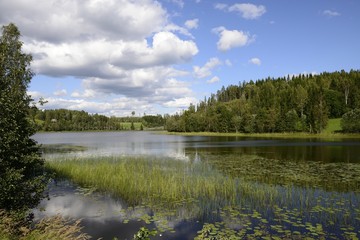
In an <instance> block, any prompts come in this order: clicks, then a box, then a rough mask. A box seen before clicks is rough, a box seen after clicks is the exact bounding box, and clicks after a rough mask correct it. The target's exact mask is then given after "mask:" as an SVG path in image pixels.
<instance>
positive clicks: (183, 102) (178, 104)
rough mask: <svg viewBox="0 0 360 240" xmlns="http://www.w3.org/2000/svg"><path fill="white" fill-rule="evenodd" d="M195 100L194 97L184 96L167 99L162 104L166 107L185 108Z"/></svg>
mask: <svg viewBox="0 0 360 240" xmlns="http://www.w3.org/2000/svg"><path fill="white" fill-rule="evenodd" d="M196 102H197V99H196V98H193V97H184V98H178V99H174V100H171V101H168V102H166V103H165V104H164V105H165V106H166V107H168V108H187V107H189V105H190V104H191V103H192V104H195V103H196Z"/></svg>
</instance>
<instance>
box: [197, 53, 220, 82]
mask: <svg viewBox="0 0 360 240" xmlns="http://www.w3.org/2000/svg"><path fill="white" fill-rule="evenodd" d="M220 64H221V61H220V60H219V59H218V58H210V59H209V61H208V62H207V63H205V65H204V66H202V67H199V66H194V67H193V70H194V75H195V76H196V77H197V78H205V77H208V76H210V75H211V70H212V69H213V68H215V67H216V66H218V65H220Z"/></svg>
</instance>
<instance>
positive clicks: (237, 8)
mask: <svg viewBox="0 0 360 240" xmlns="http://www.w3.org/2000/svg"><path fill="white" fill-rule="evenodd" d="M229 11H230V12H239V13H240V14H241V16H242V17H243V18H245V19H257V18H259V17H261V16H262V15H263V14H264V13H265V12H266V8H265V6H263V5H259V6H256V5H254V4H251V3H237V4H234V5H232V6H231V7H229Z"/></svg>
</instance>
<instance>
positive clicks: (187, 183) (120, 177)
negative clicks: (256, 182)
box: [47, 157, 276, 205]
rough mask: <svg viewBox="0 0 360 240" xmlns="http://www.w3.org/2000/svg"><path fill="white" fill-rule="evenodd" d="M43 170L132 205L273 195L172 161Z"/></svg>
mask: <svg viewBox="0 0 360 240" xmlns="http://www.w3.org/2000/svg"><path fill="white" fill-rule="evenodd" d="M47 167H48V168H49V169H50V170H51V171H55V173H57V174H58V176H62V177H65V178H67V179H70V180H73V181H74V182H76V183H78V184H80V185H90V186H93V187H96V188H97V189H99V190H101V191H106V192H110V193H111V194H113V195H115V196H118V197H121V198H122V199H124V200H125V201H127V202H128V203H130V204H134V205H136V204H141V203H144V202H143V201H144V200H146V203H154V204H155V203H156V204H157V203H159V202H162V203H163V202H164V203H171V202H175V201H189V200H190V201H191V199H197V200H208V199H218V200H219V204H230V203H234V202H236V201H237V200H238V198H239V197H245V196H250V195H251V196H252V197H254V198H258V199H261V201H262V200H264V199H268V198H272V197H270V196H269V195H276V192H273V189H268V190H266V189H265V188H262V187H261V186H258V187H257V188H253V186H252V185H251V184H250V183H249V182H245V181H240V180H239V179H237V178H231V177H228V176H225V175H223V174H222V173H220V172H219V171H217V170H214V169H212V167H211V166H210V165H208V164H201V163H188V162H184V161H179V160H174V159H145V158H134V157H133V158H127V159H125V158H121V157H118V158H115V157H98V158H93V159H86V160H85V159H78V160H72V159H63V160H55V161H48V162H47ZM219 196H221V198H219Z"/></svg>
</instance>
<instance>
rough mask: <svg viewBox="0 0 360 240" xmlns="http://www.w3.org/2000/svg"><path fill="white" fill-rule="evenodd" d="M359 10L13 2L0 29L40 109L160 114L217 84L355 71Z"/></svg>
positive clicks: (301, 4) (300, 4)
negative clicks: (25, 70)
mask: <svg viewBox="0 0 360 240" xmlns="http://www.w3.org/2000/svg"><path fill="white" fill-rule="evenodd" d="M39 6H41V7H39ZM359 12H360V2H359V1H357V0H349V1H346V2H344V1H328V0H315V1H295V0H279V1H270V2H269V1H265V0H257V1H245V2H244V1H238V0H237V1H235V0H226V1H225V0H224V1H217V2H212V1H205V0H189V1H184V0H159V1H154V0H142V1H136V2H134V1H129V0H122V1H111V0H104V1H101V2H100V1H95V0H88V1H81V2H80V1H76V0H69V1H61V2H59V1H56V0H40V1H35V0H29V1H26V2H24V1H20V0H13V1H10V2H9V1H7V2H6V1H3V2H0V24H1V25H2V26H3V25H7V24H9V23H11V22H12V23H14V24H16V25H17V26H18V28H19V30H20V32H21V35H22V38H21V41H23V43H24V45H23V51H24V52H27V53H30V54H32V56H33V62H32V66H31V67H32V69H33V70H34V72H35V74H36V75H35V76H34V78H33V79H32V81H31V84H30V86H29V89H28V94H29V95H31V96H32V97H33V98H34V99H35V100H37V99H38V98H39V97H43V98H44V99H45V100H47V101H48V103H47V104H46V105H44V106H43V108H45V109H69V110H79V111H81V110H84V111H86V112H88V113H91V114H96V113H97V114H100V115H105V116H117V117H126V116H130V115H131V112H132V111H135V112H136V114H140V113H141V116H143V114H144V113H145V114H147V115H157V114H160V115H162V116H163V115H164V114H171V115H172V114H174V113H176V112H181V111H182V110H184V109H187V108H188V107H189V105H190V104H191V103H192V104H194V105H196V104H198V103H199V101H202V100H203V99H204V97H209V96H210V95H211V94H212V93H216V91H217V90H219V89H221V87H222V86H229V85H237V84H239V83H242V82H249V81H251V80H252V81H257V80H261V79H266V78H268V77H270V78H280V77H287V76H288V75H289V76H296V75H299V74H320V73H323V72H330V73H331V72H335V71H341V70H344V71H346V72H349V71H350V70H359V69H360V65H359V61H358V54H359V53H360V32H359V31H357V30H356V29H357V28H358V23H359V22H360V15H359V14H358V13H359Z"/></svg>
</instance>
